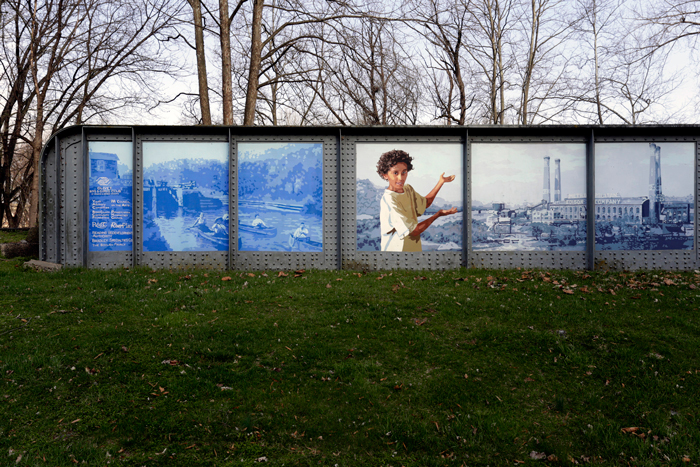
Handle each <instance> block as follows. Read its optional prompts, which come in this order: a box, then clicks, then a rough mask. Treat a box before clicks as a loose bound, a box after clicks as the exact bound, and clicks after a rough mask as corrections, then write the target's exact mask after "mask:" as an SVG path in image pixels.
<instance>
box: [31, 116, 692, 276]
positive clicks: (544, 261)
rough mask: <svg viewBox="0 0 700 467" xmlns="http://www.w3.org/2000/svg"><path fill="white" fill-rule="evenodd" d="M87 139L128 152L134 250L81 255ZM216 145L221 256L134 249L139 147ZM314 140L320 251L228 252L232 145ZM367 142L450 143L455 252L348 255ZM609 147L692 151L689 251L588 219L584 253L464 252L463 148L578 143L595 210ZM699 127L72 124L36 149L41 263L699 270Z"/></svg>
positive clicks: (466, 176) (139, 228)
mask: <svg viewBox="0 0 700 467" xmlns="http://www.w3.org/2000/svg"><path fill="white" fill-rule="evenodd" d="M94 141H121V142H125V141H126V142H131V143H132V145H133V174H134V175H133V176H134V178H133V225H134V230H133V250H132V251H130V252H128V251H126V252H125V251H114V252H91V251H89V248H88V182H89V180H88V172H89V168H88V146H89V144H90V142H94ZM150 141H168V142H174V141H204V142H226V143H228V146H229V174H230V175H229V177H230V178H229V193H230V194H229V219H230V226H231V228H230V239H233V240H230V241H229V250H228V251H212V252H144V251H143V249H142V245H143V143H144V142H150ZM242 142H317V143H322V144H323V251H322V252H247V251H237V245H236V242H235V241H234V240H235V239H236V238H237V234H238V232H237V226H238V214H237V202H238V200H237V193H238V177H237V167H238V157H237V152H238V144H239V143H242ZM369 142H396V143H401V142H405V143H430V142H440V143H457V144H460V145H461V146H462V153H463V172H462V174H461V175H462V176H463V180H464V184H463V187H464V191H463V202H464V209H463V225H464V226H465V227H466V228H464V229H463V242H462V244H463V249H462V251H461V252H455V251H449V252H437V251H433V252H428V251H426V252H418V253H388V252H364V251H357V227H356V145H357V144H358V143H369ZM610 142H618V143H619V142H662V143H663V142H693V143H694V144H695V170H694V175H695V193H694V196H695V207H694V217H695V222H696V224H695V235H694V248H693V250H668V251H596V250H595V237H594V236H595V216H593V215H589V216H588V220H587V235H588V237H587V244H586V250H585V251H578V252H566V251H550V252H541V251H511V252H500V251H472V249H471V209H470V207H471V202H472V198H471V170H472V169H471V154H472V144H488V143H576V144H582V145H585V147H586V187H587V211H588V212H589V213H593V212H595V148H596V145H597V144H605V143H610ZM699 161H700V126H690V125H687V126H539V127H525V126H470V127H464V126H419V127H252V128H250V127H200V126H196V127H172V126H171V127H163V126H134V127H116V126H114V127H113V126H110V127H104V126H74V127H70V128H66V129H64V130H62V131H60V132H59V133H57V134H55V135H53V136H52V138H51V139H50V140H49V142H48V143H47V145H46V146H45V147H44V150H43V152H42V160H41V167H40V170H41V184H40V185H41V194H40V257H41V259H43V260H45V261H50V262H55V263H61V264H63V265H65V266H72V267H88V268H101V269H108V268H119V267H132V266H148V267H152V268H190V267H198V268H214V269H237V270H240V269H300V268H314V269H340V268H351V269H365V268H367V269H394V268H396V269H452V268H457V267H460V266H467V267H477V268H514V267H524V268H546V269H596V268H612V269H678V270H692V269H697V268H698V267H700V256H699V253H698V251H699V248H698V243H699V242H700V233H699V232H700V229H698V225H697V219H698V214H699V213H700V210H699V209H698V206H697V204H698V202H697V200H698V195H699V194H700V169H699V168H698V167H699V166H700V164H699Z"/></svg>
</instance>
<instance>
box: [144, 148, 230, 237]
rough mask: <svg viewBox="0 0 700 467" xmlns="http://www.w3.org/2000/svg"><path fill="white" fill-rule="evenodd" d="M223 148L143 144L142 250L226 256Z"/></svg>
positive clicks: (225, 156)
mask: <svg viewBox="0 0 700 467" xmlns="http://www.w3.org/2000/svg"><path fill="white" fill-rule="evenodd" d="M228 154H229V145H228V143H223V142H222V143H211V142H144V143H143V168H144V169H143V170H144V172H143V229H144V235H143V251H228V248H229V247H228V243H229V240H228V239H229V233H228V211H229V210H228V189H229V188H228V178H229V171H228V167H229V163H228V159H229V156H228Z"/></svg>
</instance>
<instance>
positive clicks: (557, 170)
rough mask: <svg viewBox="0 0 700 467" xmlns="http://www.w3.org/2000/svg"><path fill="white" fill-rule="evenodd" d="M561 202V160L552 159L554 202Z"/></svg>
mask: <svg viewBox="0 0 700 467" xmlns="http://www.w3.org/2000/svg"><path fill="white" fill-rule="evenodd" d="M557 201H561V159H554V202H555V203H556V202H557Z"/></svg>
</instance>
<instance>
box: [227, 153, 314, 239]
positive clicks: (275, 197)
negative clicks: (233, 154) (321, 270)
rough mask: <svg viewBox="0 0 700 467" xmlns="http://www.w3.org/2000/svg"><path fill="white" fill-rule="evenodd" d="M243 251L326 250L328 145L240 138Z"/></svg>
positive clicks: (240, 205)
mask: <svg viewBox="0 0 700 467" xmlns="http://www.w3.org/2000/svg"><path fill="white" fill-rule="evenodd" d="M238 150H239V153H238V160H239V172H238V200H239V202H238V212H239V220H238V237H239V249H240V250H241V251H312V252H313V251H322V250H323V144H321V143H239V145H238Z"/></svg>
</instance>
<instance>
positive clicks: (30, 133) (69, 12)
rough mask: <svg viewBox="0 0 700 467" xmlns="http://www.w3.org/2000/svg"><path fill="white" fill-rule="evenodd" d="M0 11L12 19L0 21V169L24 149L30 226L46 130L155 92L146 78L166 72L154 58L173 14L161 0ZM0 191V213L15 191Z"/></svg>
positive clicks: (15, 4)
mask: <svg viewBox="0 0 700 467" xmlns="http://www.w3.org/2000/svg"><path fill="white" fill-rule="evenodd" d="M3 8H7V9H6V10H5V11H6V12H7V13H11V17H12V20H11V21H8V22H6V23H3V31H2V34H3V35H4V36H5V37H8V38H9V39H10V40H8V41H3V44H2V46H1V47H2V53H3V55H4V56H5V57H8V58H10V59H11V62H9V63H8V66H7V67H5V68H3V70H2V71H3V74H2V76H0V81H2V83H3V86H7V87H8V88H9V89H12V90H13V92H12V94H11V95H10V98H9V99H7V100H6V101H5V103H4V109H3V113H2V117H1V118H2V122H0V128H2V132H1V133H2V135H3V136H2V139H3V144H2V146H3V163H2V164H3V168H5V167H6V166H11V165H12V158H13V157H14V153H15V152H16V151H17V149H18V146H19V145H20V144H29V145H31V147H32V149H33V150H32V157H31V159H32V160H31V164H30V166H31V167H32V169H31V174H30V175H31V176H30V177H29V176H28V177H27V178H30V179H32V185H33V189H32V190H31V199H30V201H29V207H30V215H29V222H30V225H34V224H35V223H36V220H37V208H38V176H39V173H38V164H39V155H40V152H41V148H42V145H43V141H44V138H45V137H46V136H47V133H49V132H54V131H56V130H58V129H60V128H62V127H64V126H65V125H67V124H71V123H84V122H87V121H91V120H98V121H102V120H103V119H104V118H105V117H106V116H108V115H110V114H114V113H115V112H118V111H120V110H121V109H123V108H124V107H125V106H130V107H131V108H133V107H134V106H139V105H144V103H146V102H147V101H148V95H149V94H155V93H156V92H157V87H156V86H155V84H154V82H153V81H154V80H153V77H154V76H155V75H157V74H159V73H164V72H169V71H172V70H173V67H172V65H171V64H170V63H169V62H168V61H167V59H163V58H161V56H162V55H167V54H166V53H165V52H166V51H165V50H164V48H163V45H164V44H166V43H167V42H166V41H167V40H168V38H169V37H170V35H169V34H168V30H169V28H170V25H171V24H172V23H171V20H172V14H173V12H176V11H177V10H176V8H174V7H173V5H171V4H170V2H169V0H147V1H141V2H138V3H137V2H132V1H131V0H117V1H108V0H51V1H46V2H31V1H30V2H26V1H7V2H4V3H3ZM115 31H119V34H115ZM15 66H16V67H17V68H16V70H15V69H14V67H15ZM6 178H9V177H6ZM25 180H26V179H25ZM2 187H3V190H2V191H3V197H2V199H0V203H1V204H0V208H1V209H0V210H2V211H3V212H4V213H5V214H6V215H7V213H8V212H9V211H8V208H7V206H8V203H11V202H13V201H14V202H16V201H17V198H16V196H17V193H22V192H23V190H22V189H21V188H20V187H18V186H16V185H15V184H14V182H13V181H8V180H7V179H3V185H2ZM13 193H14V194H13ZM18 209H19V208H18ZM14 216H15V217H17V213H16V212H15V214H14Z"/></svg>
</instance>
